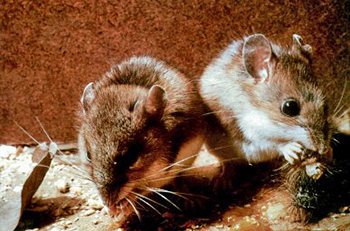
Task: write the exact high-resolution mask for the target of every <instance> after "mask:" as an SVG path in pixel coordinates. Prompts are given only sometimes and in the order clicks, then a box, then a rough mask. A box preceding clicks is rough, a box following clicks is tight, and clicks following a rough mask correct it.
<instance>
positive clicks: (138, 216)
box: [125, 197, 141, 222]
mask: <svg viewBox="0 0 350 231" xmlns="http://www.w3.org/2000/svg"><path fill="white" fill-rule="evenodd" d="M125 200H126V201H127V202H129V204H130V205H131V207H132V208H133V209H134V211H135V213H136V216H137V218H138V219H139V221H140V222H141V216H140V213H139V211H138V210H137V209H136V207H135V205H134V204H133V203H132V202H131V200H129V199H128V198H127V197H125Z"/></svg>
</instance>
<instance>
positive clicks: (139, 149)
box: [79, 57, 204, 222]
mask: <svg viewBox="0 0 350 231" xmlns="http://www.w3.org/2000/svg"><path fill="white" fill-rule="evenodd" d="M81 104H82V113H81V127H80V133H79V146H80V147H79V149H80V154H81V156H82V159H83V161H84V162H85V163H86V166H87V168H88V172H89V173H90V176H91V179H92V181H93V182H94V183H95V185H96V187H97V189H98V191H99V193H100V197H101V198H102V200H103V202H104V204H105V205H106V206H107V207H108V208H109V212H110V214H111V215H114V216H116V217H118V218H119V220H120V222H123V221H125V219H126V218H127V217H128V216H129V215H130V214H132V213H133V212H135V213H136V214H137V215H139V212H138V210H139V209H140V208H142V206H143V207H148V208H150V207H152V203H153V202H151V201H150V200H148V199H147V197H148V196H149V195H150V194H152V193H157V194H159V193H162V191H160V190H159V189H160V188H161V187H162V186H164V185H166V184H169V183H170V182H171V181H172V180H173V179H174V178H175V177H176V176H177V175H178V174H179V173H181V171H182V169H183V168H185V167H186V166H189V165H190V164H191V163H192V162H193V160H194V159H195V156H196V154H197V153H198V151H199V149H200V148H201V146H202V144H203V141H204V137H203V131H202V127H203V125H202V118H203V116H202V114H203V108H202V106H201V105H202V104H201V100H200V97H199V95H198V94H197V92H196V89H195V87H194V86H193V85H192V84H191V83H190V82H189V81H188V80H187V79H186V78H185V76H184V75H183V74H181V73H180V72H179V71H177V70H175V69H173V68H171V67H169V66H168V65H166V64H165V63H164V62H162V61H158V60H155V59H153V58H150V57H132V58H131V59H129V60H126V61H124V62H122V63H120V64H118V65H115V66H113V67H112V68H111V70H110V71H109V72H107V73H106V74H105V75H103V76H102V77H101V78H100V79H99V80H97V81H96V82H95V83H90V84H88V85H87V86H86V88H85V90H84V93H83V96H82V98H81ZM163 192H164V191H163ZM164 196H166V195H164ZM140 205H141V207H140Z"/></svg>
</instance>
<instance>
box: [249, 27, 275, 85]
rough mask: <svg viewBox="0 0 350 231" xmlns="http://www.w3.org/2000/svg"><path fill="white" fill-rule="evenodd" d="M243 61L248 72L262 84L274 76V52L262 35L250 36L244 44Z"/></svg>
mask: <svg viewBox="0 0 350 231" xmlns="http://www.w3.org/2000/svg"><path fill="white" fill-rule="evenodd" d="M242 53H243V60H244V66H245V69H246V70H247V72H248V73H249V74H250V75H251V76H252V77H253V78H255V79H257V80H258V81H260V82H264V81H265V80H267V79H268V77H270V76H271V74H272V69H273V60H272V59H273V52H272V48H271V44H270V42H269V40H267V38H266V37H265V36H264V35H262V34H254V35H251V36H249V37H248V38H247V39H246V40H245V41H244V44H243V50H242Z"/></svg>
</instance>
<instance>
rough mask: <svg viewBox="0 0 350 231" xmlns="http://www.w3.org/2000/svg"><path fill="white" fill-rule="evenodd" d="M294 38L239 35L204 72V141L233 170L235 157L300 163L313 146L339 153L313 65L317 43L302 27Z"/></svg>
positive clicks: (324, 155)
mask: <svg viewBox="0 0 350 231" xmlns="http://www.w3.org/2000/svg"><path fill="white" fill-rule="evenodd" d="M292 41H293V42H292V44H291V45H287V46H281V45H279V44H276V43H273V42H271V41H270V40H269V39H268V38H267V37H266V36H265V35H263V34H253V35H250V36H247V37H244V38H243V39H241V40H235V41H233V42H232V43H231V44H229V45H228V47H227V48H226V49H225V50H224V51H223V52H222V53H221V54H220V55H219V56H218V57H217V58H215V59H214V60H213V61H212V62H211V63H210V64H209V65H208V66H207V67H206V68H205V70H204V72H203V74H202V75H201V77H200V80H199V82H198V88H199V92H200V95H201V97H202V100H203V102H204V104H205V107H206V113H205V115H206V120H207V121H208V123H207V124H208V131H207V132H208V134H207V137H206V141H205V143H206V146H207V148H208V150H209V152H211V153H212V154H214V155H216V156H217V157H218V158H219V159H221V160H223V161H222V162H223V163H224V164H223V171H225V170H226V171H227V174H233V173H234V171H232V172H231V171H230V170H228V169H232V166H230V165H233V164H232V163H234V162H235V161H236V162H237V163H241V162H243V163H245V164H254V163H261V162H265V161H274V160H277V159H282V160H283V159H284V160H285V162H286V163H288V164H291V165H293V164H294V163H296V162H298V161H300V159H301V158H302V156H310V155H311V154H310V153H312V155H313V156H317V158H319V159H326V160H328V161H330V160H331V159H332V149H331V147H330V140H331V134H332V130H333V125H332V121H331V120H330V116H329V112H328V104H327V99H326V97H325V94H324V91H322V88H321V87H320V86H319V84H318V83H317V78H316V77H315V75H314V74H313V71H312V47H311V46H310V45H309V44H305V43H304V42H303V39H302V38H301V36H299V35H296V34H294V35H293V36H292ZM305 153H306V154H305ZM304 154H305V155H304ZM305 158H306V157H305ZM229 160H232V161H229ZM224 174H225V173H224ZM227 174H226V175H227Z"/></svg>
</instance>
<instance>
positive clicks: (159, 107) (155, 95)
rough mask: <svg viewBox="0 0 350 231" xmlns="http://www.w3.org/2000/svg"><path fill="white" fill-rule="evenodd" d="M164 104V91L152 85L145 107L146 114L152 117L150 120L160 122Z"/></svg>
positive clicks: (165, 97) (165, 100)
mask: <svg viewBox="0 0 350 231" xmlns="http://www.w3.org/2000/svg"><path fill="white" fill-rule="evenodd" d="M166 103H167V96H166V92H165V90H164V89H163V88H162V87H161V86H159V85H154V86H152V87H151V89H150V90H149V91H148V95H147V101H146V105H145V110H146V113H147V114H148V115H150V116H152V118H154V119H156V120H160V119H161V118H162V116H163V112H164V108H165V106H166Z"/></svg>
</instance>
